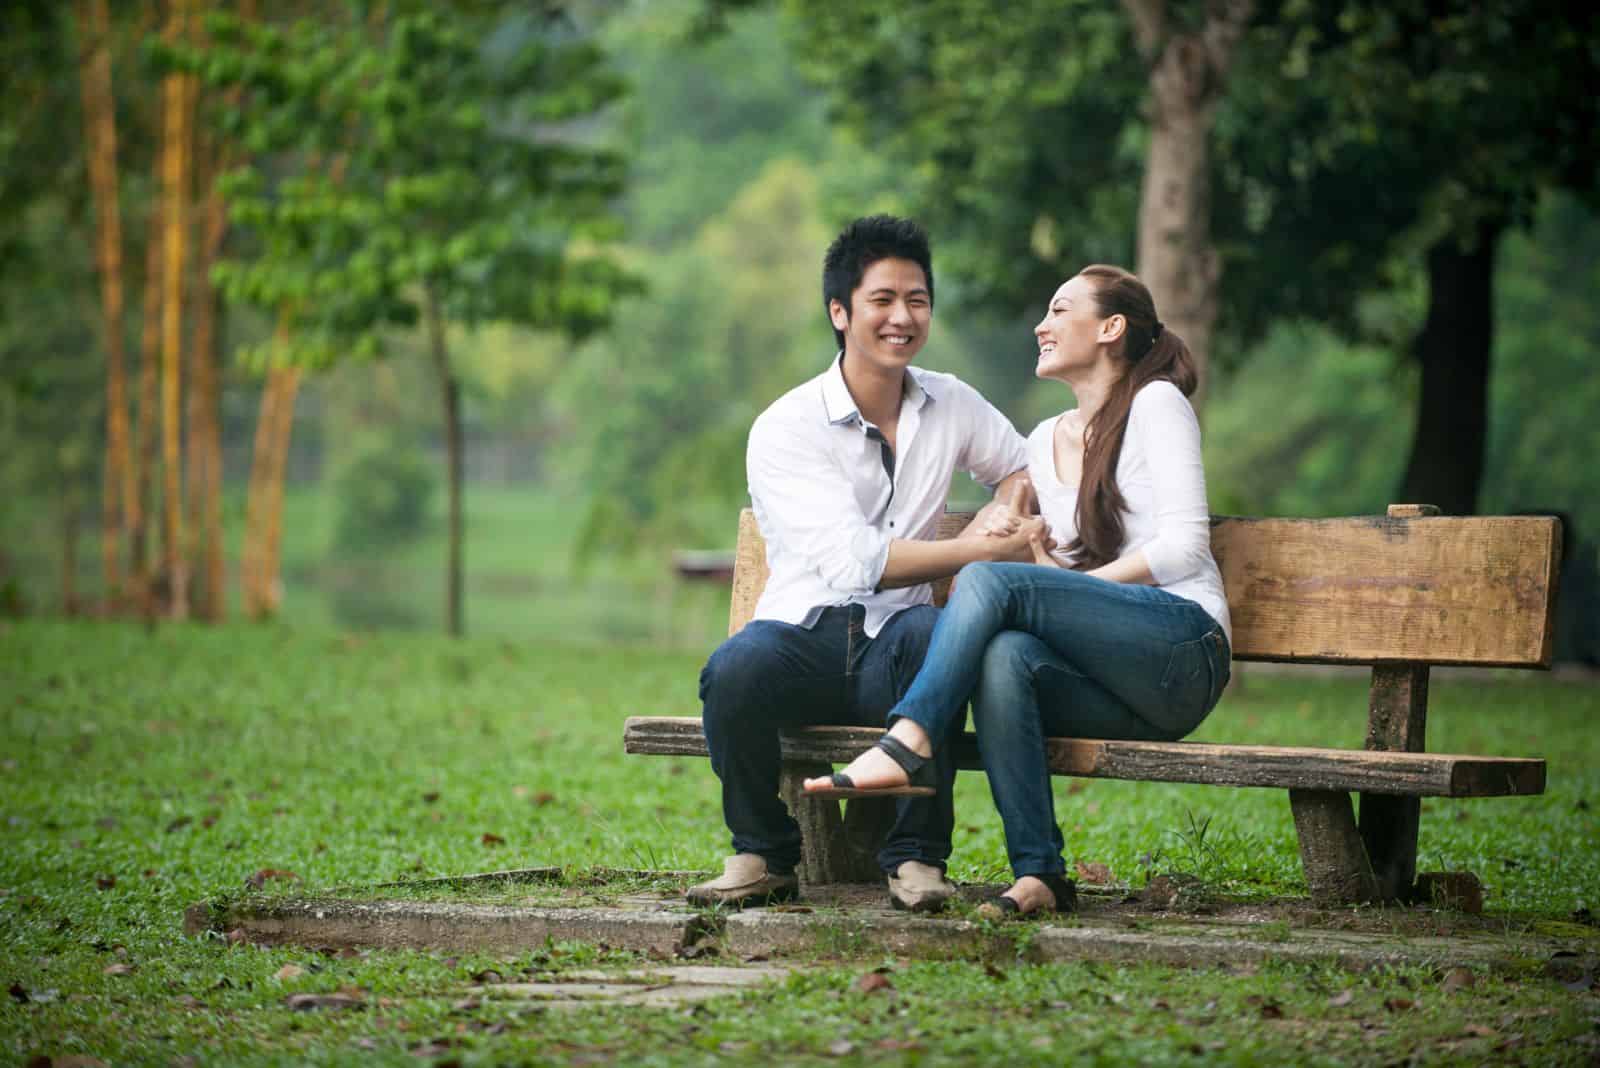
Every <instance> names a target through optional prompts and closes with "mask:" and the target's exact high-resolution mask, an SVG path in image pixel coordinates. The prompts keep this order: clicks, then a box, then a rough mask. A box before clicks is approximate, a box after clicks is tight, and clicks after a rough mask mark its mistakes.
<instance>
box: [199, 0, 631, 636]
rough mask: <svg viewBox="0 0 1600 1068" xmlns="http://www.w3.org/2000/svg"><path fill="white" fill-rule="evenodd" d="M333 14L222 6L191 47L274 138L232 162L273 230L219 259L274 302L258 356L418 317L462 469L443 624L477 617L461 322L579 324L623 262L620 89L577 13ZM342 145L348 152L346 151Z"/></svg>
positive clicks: (452, 464)
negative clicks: (197, 46)
mask: <svg viewBox="0 0 1600 1068" xmlns="http://www.w3.org/2000/svg"><path fill="white" fill-rule="evenodd" d="M380 14H381V12H378V11H375V12H374V14H373V17H372V18H370V19H368V20H367V21H364V22H363V21H355V20H352V21H350V22H348V23H346V24H342V25H336V26H329V25H327V24H326V23H319V22H312V21H309V20H298V21H296V22H294V23H292V24H290V25H288V26H287V27H282V28H279V27H272V26H247V25H244V24H243V23H241V22H239V21H238V20H215V21H214V22H213V24H212V28H213V33H214V36H215V38H216V40H217V44H216V45H215V46H213V47H212V48H210V49H208V50H207V51H206V52H203V53H195V54H194V55H192V56H191V62H193V63H194V65H195V66H196V69H199V70H201V71H202V72H203V73H204V75H205V76H206V77H207V79H208V80H210V81H212V82H214V83H216V84H219V85H232V84H237V85H239V86H241V87H242V89H243V90H244V91H245V93H246V95H247V97H248V100H247V103H246V104H245V105H241V106H240V107H239V108H237V109H233V110H232V111H231V112H230V114H229V117H228V128H229V129H230V131H232V132H233V133H235V134H236V135H237V136H239V137H240V138H242V140H243V141H244V143H245V144H246V145H247V146H248V147H250V148H251V150H252V151H253V152H255V153H257V154H258V155H259V156H260V157H261V160H260V162H258V163H257V164H255V165H254V166H252V167H249V168H246V169H245V170H244V171H242V172H240V173H237V174H235V175H233V176H231V177H230V179H229V182H228V185H227V187H226V190H225V191H226V193H227V194H228V195H229V197H230V199H231V203H232V208H231V214H232V217H233V219H234V220H235V222H237V223H239V224H241V225H242V226H245V227H248V228H249V229H250V231H251V232H252V234H253V235H254V239H255V241H256V247H255V248H254V249H253V250H252V251H251V252H250V253H248V254H247V255H245V256H243V257H240V258H236V259H233V260H230V261H228V262H225V263H223V264H222V265H220V266H219V268H218V269H217V271H216V275H217V277H218V279H219V281H220V283H221V285H222V286H223V289H224V292H225V293H226V294H227V295H228V297H229V299H230V300H243V301H248V302H251V303H253V304H256V305H259V306H261V307H263V308H266V309H269V310H271V311H274V312H275V313H276V314H277V315H278V316H279V321H280V323H281V324H282V326H283V332H282V333H281V334H280V335H279V338H278V340H277V342H276V343H274V344H271V345H267V346H263V347H261V348H259V349H258V350H257V351H256V353H255V356H256V357H257V359H258V361H259V362H261V363H263V364H265V365H268V366H279V367H285V366H293V367H299V368H306V369H312V368H317V367H322V366H327V365H328V364H330V363H332V362H333V361H334V360H337V359H340V358H344V357H346V356H355V357H373V356H377V355H380V354H381V353H382V352H383V351H384V343H385V330H386V328H392V327H395V326H403V325H410V324H413V323H416V322H418V321H421V322H422V323H423V324H424V326H425V329H426V338H427V347H428V352H429V357H430V360H431V362H432V364H433V366H434V370H435V375H436V381H437V383H438V388H439V395H440V407H441V414H442V422H443V425H444V432H445V443H446V456H447V472H448V485H449V502H450V503H449V541H450V548H449V559H448V564H447V576H448V581H447V584H446V585H447V595H446V596H447V603H446V619H447V626H448V629H449V631H450V633H452V634H460V633H461V632H462V630H463V626H464V623H463V606H462V566H463V564H462V531H463V523H464V514H463V500H462V480H463V474H464V472H463V469H462V461H463V455H462V429H461V415H462V413H461V393H460V386H459V383H458V380H457V377H456V373H455V371H454V369H453V367H452V365H451V360H450V353H449V343H450V329H449V328H450V325H451V324H461V325H463V326H472V325H476V324H479V323H483V322H486V321H492V320H506V321H514V322H521V323H524V324H527V325H530V326H535V327H541V328H559V329H564V330H569V331H573V332H576V333H582V332H584V331H586V330H589V329H592V328H594V327H596V326H598V325H600V324H601V323H602V322H604V321H605V319H606V317H607V316H608V315H609V313H610V309H611V304H612V302H613V300H614V299H615V297H616V296H617V295H619V294H620V293H622V292H625V291H627V290H628V289H629V288H630V286H631V282H630V280H629V278H628V276H627V275H626V274H625V273H624V272H623V271H622V270H621V269H620V268H619V267H618V266H617V265H616V264H615V263H614V262H613V261H612V259H611V258H610V257H609V256H608V255H607V254H606V253H605V243H606V242H608V241H609V240H611V239H612V238H613V237H614V236H615V235H616V233H617V223H616V216H615V210H614V201H615V198H616V197H617V195H618V193H619V191H620V189H621V184H622V177H623V169H622V160H621V158H620V157H619V156H618V154H616V153H615V152H613V151H610V150H608V149H606V148H604V147H602V146H601V145H599V144H598V143H597V134H596V132H595V126H594V124H595V122H596V120H597V117H598V116H599V115H601V114H602V113H603V111H604V109H605V108H606V106H607V105H609V104H610V103H611V102H612V101H614V100H615V99H617V97H618V96H619V94H620V93H621V90H622V87H621V84H620V82H619V81H618V80H617V79H616V78H615V77H613V76H612V75H610V74H609V73H608V72H607V71H606V68H605V64H604V59H603V56H602V55H601V54H600V52H599V50H598V49H597V48H596V47H595V46H594V45H593V44H592V43H590V42H589V41H587V40H585V39H584V38H583V36H582V35H581V34H579V33H578V32H577V31H576V30H575V28H574V26H573V24H572V23H571V22H570V21H569V20H567V19H564V18H559V17H557V18H552V19H543V18H535V17H531V16H526V15H506V14H503V13H501V12H498V11H496V12H491V14H490V15H488V16H483V15H476V14H471V13H463V12H461V11H460V10H458V9H441V10H432V9H428V10H412V9H411V7H410V6H409V5H403V6H402V7H401V10H399V11H398V12H397V13H395V14H393V15H392V16H389V17H379V16H380ZM328 160H337V165H336V167H329V166H328V165H327V162H326V161H328Z"/></svg>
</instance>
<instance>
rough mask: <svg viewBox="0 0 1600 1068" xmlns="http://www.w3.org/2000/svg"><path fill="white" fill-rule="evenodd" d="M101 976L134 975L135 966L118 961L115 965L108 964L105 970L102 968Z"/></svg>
mask: <svg viewBox="0 0 1600 1068" xmlns="http://www.w3.org/2000/svg"><path fill="white" fill-rule="evenodd" d="M100 974H101V975H132V974H133V965H131V964H124V963H123V962H122V961H118V962H117V963H115V964H107V965H106V966H105V967H104V968H101V969H100Z"/></svg>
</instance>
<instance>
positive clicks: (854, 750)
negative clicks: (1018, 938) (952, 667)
mask: <svg viewBox="0 0 1600 1068" xmlns="http://www.w3.org/2000/svg"><path fill="white" fill-rule="evenodd" d="M882 733H883V732H882V730H880V729H878V728H874V727H805V728H800V729H797V730H788V731H784V732H783V735H782V737H783V756H784V759H785V760H789V761H825V762H828V763H844V762H846V761H849V760H852V759H854V757H855V756H856V755H857V754H858V753H860V752H862V751H863V750H864V749H866V748H867V747H868V746H870V745H871V744H872V743H873V742H874V741H875V740H876V739H877V738H878V736H879V735H881V734H882ZM1046 745H1047V746H1048V748H1049V754H1050V770H1051V772H1053V773H1054V774H1057V775H1076V776H1081V777H1084V778H1092V779H1127V780H1134V781H1140V782H1178V783H1200V784H1205V785H1212V786H1266V787H1275V788H1279V789H1290V790H1317V791H1361V792H1363V793H1376V794H1397V795H1402V796H1410V797H1510V796H1518V795H1526V794H1540V793H1543V792H1544V784H1545V762H1544V761H1543V760H1536V759H1528V758H1521V757H1481V756H1459V755H1453V754H1449V753H1404V752H1373V751H1366V750H1352V749H1317V748H1310V747H1300V746H1273V745H1212V744H1208V743H1203V742H1128V741H1097V740H1091V739H1082V738H1051V739H1048V740H1047V741H1046ZM957 746H958V749H957V762H958V764H959V766H960V767H962V768H964V769H967V770H982V767H983V765H982V763H981V762H980V761H979V759H978V746H977V738H976V736H975V735H973V734H971V733H968V734H965V735H963V736H962V738H961V740H960V742H958V743H957ZM623 748H624V749H625V750H626V751H627V752H629V753H636V754H653V755H657V756H700V757H703V756H705V755H706V743H705V735H704V734H703V733H702V731H701V726H700V720H699V719H698V718H695V717H689V716H634V717H631V718H629V720H628V721H627V724H626V726H625V727H624V729H623Z"/></svg>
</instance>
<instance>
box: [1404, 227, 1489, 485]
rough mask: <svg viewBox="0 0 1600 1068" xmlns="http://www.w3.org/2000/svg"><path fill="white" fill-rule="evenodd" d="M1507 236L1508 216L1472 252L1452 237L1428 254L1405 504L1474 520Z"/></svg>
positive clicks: (1482, 230)
mask: <svg viewBox="0 0 1600 1068" xmlns="http://www.w3.org/2000/svg"><path fill="white" fill-rule="evenodd" d="M1504 232H1505V220H1504V219H1501V218H1495V219H1489V220H1485V221H1484V222H1482V223H1481V224H1480V225H1479V227H1478V231H1477V233H1476V234H1475V235H1474V237H1473V242H1472V245H1471V246H1470V247H1463V245H1462V243H1461V242H1460V241H1459V240H1458V239H1457V238H1455V237H1454V236H1449V235H1447V236H1446V237H1444V238H1441V239H1440V240H1439V241H1437V242H1435V243H1434V245H1433V247H1432V248H1430V249H1429V250H1428V317H1427V319H1425V320H1424V321H1423V324H1422V330H1421V331H1420V332H1419V333H1418V334H1417V337H1416V340H1415V341H1414V342H1413V347H1412V353H1413V354H1414V355H1415V356H1416V358H1417V361H1418V362H1419V363H1420V364H1421V365H1422V390H1421V395H1420V396H1419V397H1418V399H1417V429H1416V433H1415V435H1414V436H1413V437H1412V439H1411V458H1410V460H1409V461H1408V462H1407V464H1406V474H1405V479H1404V480H1403V481H1402V483H1401V489H1400V499H1401V500H1402V501H1408V502H1412V503H1416V504H1436V505H1438V506H1439V508H1440V510H1442V511H1443V512H1444V513H1445V514H1446V515H1471V514H1472V513H1473V512H1474V511H1475V510H1476V508H1477V502H1478V484H1479V482H1481V481H1482V479H1483V463H1484V451H1485V445H1486V443H1487V440H1488V436H1489V356H1490V350H1491V349H1492V347H1493V345H1494V259H1495V251H1496V250H1497V249H1498V248H1499V244H1500V236H1501V235H1502V234H1503V233H1504Z"/></svg>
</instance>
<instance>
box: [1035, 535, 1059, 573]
mask: <svg viewBox="0 0 1600 1068" xmlns="http://www.w3.org/2000/svg"><path fill="white" fill-rule="evenodd" d="M1048 538H1049V535H1048V534H1045V535H1034V536H1033V537H1031V538H1029V539H1028V549H1029V551H1031V552H1032V553H1033V562H1034V563H1036V564H1038V565H1039V566H1040V567H1061V566H1062V564H1061V561H1060V560H1057V559H1056V558H1055V557H1053V556H1051V555H1050V549H1048V548H1046V547H1045V542H1046V541H1047V540H1048ZM1053 545H1054V543H1052V547H1053Z"/></svg>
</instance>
